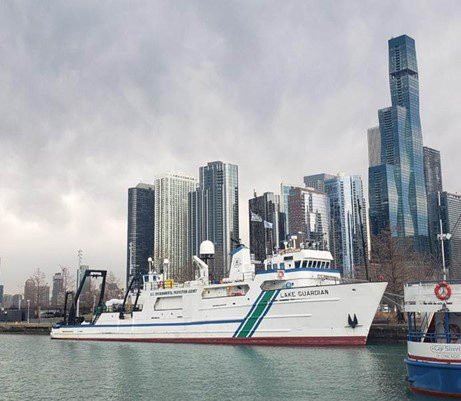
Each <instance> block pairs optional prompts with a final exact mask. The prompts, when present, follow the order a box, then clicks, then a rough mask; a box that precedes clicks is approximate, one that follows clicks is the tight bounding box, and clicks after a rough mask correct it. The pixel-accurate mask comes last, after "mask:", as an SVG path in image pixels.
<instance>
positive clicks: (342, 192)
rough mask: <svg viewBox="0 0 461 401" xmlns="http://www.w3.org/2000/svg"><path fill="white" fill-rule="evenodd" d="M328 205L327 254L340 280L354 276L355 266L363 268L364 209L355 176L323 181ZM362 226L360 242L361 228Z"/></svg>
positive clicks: (365, 231) (341, 175)
mask: <svg viewBox="0 0 461 401" xmlns="http://www.w3.org/2000/svg"><path fill="white" fill-rule="evenodd" d="M325 192H326V193H327V195H328V198H329V202H330V251H331V253H332V254H333V258H334V265H335V266H336V267H337V268H339V269H340V270H341V272H342V274H343V276H344V277H347V278H352V277H354V272H355V267H356V266H363V265H364V254H366V251H365V252H364V250H363V242H365V246H366V242H367V241H366V233H367V228H366V227H367V225H366V206H365V199H364V197H363V188H362V179H361V178H360V176H357V175H352V176H348V175H344V174H338V175H337V176H336V177H334V178H331V179H329V180H326V181H325ZM360 223H362V224H363V240H362V228H361V226H360Z"/></svg>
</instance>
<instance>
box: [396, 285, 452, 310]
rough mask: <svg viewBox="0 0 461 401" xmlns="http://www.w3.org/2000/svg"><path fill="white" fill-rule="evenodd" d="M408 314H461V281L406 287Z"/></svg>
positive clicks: (406, 308)
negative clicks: (445, 312)
mask: <svg viewBox="0 0 461 401" xmlns="http://www.w3.org/2000/svg"><path fill="white" fill-rule="evenodd" d="M404 292H405V311H406V312H439V311H447V312H461V281H459V280H458V281H453V280H450V281H448V282H442V281H441V282H438V281H430V282H419V283H409V284H406V285H405V288H404Z"/></svg>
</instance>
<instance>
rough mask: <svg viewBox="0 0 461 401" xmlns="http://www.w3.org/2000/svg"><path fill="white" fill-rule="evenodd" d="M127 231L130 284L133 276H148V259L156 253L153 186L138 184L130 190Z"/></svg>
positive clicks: (127, 267) (127, 259)
mask: <svg viewBox="0 0 461 401" xmlns="http://www.w3.org/2000/svg"><path fill="white" fill-rule="evenodd" d="M127 231H128V232H127V255H126V279H127V283H128V280H129V277H130V276H131V275H133V274H147V272H148V271H149V263H148V261H147V259H148V258H149V257H151V256H152V254H153V251H154V187H153V186H152V185H148V184H138V185H137V186H136V187H134V188H130V189H128V230H127ZM130 255H131V257H130ZM130 259H131V260H130ZM130 262H131V263H130Z"/></svg>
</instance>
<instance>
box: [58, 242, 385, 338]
mask: <svg viewBox="0 0 461 401" xmlns="http://www.w3.org/2000/svg"><path fill="white" fill-rule="evenodd" d="M212 251H213V244H211V243H210V242H209V241H205V242H204V243H202V245H201V252H200V254H201V256H200V257H198V256H194V257H193V262H194V265H195V266H196V272H197V273H196V279H195V280H192V281H187V282H184V283H180V284H179V283H174V282H173V281H172V280H167V279H165V275H164V273H160V272H157V271H154V269H153V268H152V269H151V271H150V272H149V274H147V275H144V276H143V277H142V285H140V286H139V288H138V289H137V290H136V289H135V290H133V288H130V287H132V283H133V281H132V282H131V284H130V286H129V288H128V290H127V295H126V296H125V299H124V300H123V301H120V302H118V304H117V302H114V301H112V302H109V303H106V304H103V303H102V299H103V294H101V297H100V300H99V304H98V307H97V308H96V310H95V314H94V316H93V318H92V320H91V322H83V321H82V319H81V318H78V317H77V316H76V304H77V300H78V297H79V293H80V291H81V288H82V287H83V282H84V280H85V278H86V277H87V276H94V275H96V276H104V277H105V272H103V271H87V272H86V274H85V277H84V279H83V280H82V282H81V284H80V289H79V291H78V292H77V294H76V296H75V297H74V299H73V300H72V303H71V307H70V311H69V313H66V317H65V319H64V321H63V322H62V323H60V324H58V325H56V326H55V327H53V329H52V331H51V338H52V339H59V340H99V341H137V342H167V343H207V344H237V345H239V344H241V345H253V344H254V345H276V346H324V345H336V346H340V345H365V344H366V341H367V336H368V332H369V329H370V325H371V323H372V320H373V318H374V316H375V312H376V310H377V308H378V306H379V303H380V300H381V298H382V296H383V293H384V291H385V288H386V283H384V282H375V283H372V282H351V281H347V280H343V279H342V278H341V277H340V273H339V271H337V270H335V269H333V268H332V267H331V264H332V256H331V254H330V252H328V251H322V250H315V249H291V248H290V249H285V250H284V251H282V252H280V253H278V254H277V255H274V256H272V257H270V258H268V259H267V260H265V261H264V265H263V268H262V269H261V270H255V264H254V262H253V261H252V259H251V255H250V250H249V249H248V248H247V247H246V246H244V245H241V244H239V246H237V247H236V249H234V251H233V252H232V261H231V266H230V270H229V274H228V277H227V278H225V279H223V280H221V282H219V283H210V280H209V267H208V264H207V260H208V258H207V257H205V256H203V255H208V256H210V254H211V253H212ZM103 281H104V280H103ZM66 299H67V297H66Z"/></svg>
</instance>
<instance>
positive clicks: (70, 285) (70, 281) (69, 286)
mask: <svg viewBox="0 0 461 401" xmlns="http://www.w3.org/2000/svg"><path fill="white" fill-rule="evenodd" d="M59 267H60V268H61V275H62V289H63V291H64V292H65V291H72V290H74V288H75V278H74V276H73V274H72V273H71V270H70V268H68V267H67V266H62V265H59Z"/></svg>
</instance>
